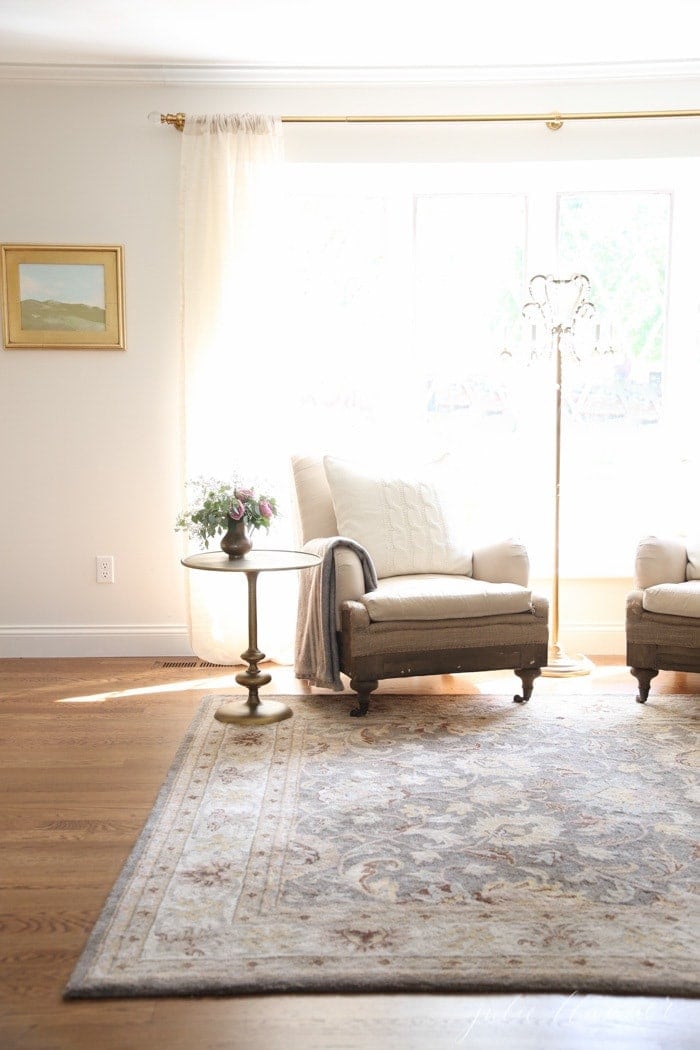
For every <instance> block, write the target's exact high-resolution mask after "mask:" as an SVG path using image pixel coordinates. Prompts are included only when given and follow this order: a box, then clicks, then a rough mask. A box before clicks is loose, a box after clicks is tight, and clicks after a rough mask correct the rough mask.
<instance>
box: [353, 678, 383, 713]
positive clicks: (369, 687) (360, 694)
mask: <svg viewBox="0 0 700 1050" xmlns="http://www.w3.org/2000/svg"><path fill="white" fill-rule="evenodd" d="M378 685H379V682H378V681H377V680H376V678H375V679H373V680H371V681H369V682H358V681H356V680H355V679H354V678H351V679H350V688H351V689H354V690H355V692H356V693H357V700H358V705H357V707H353V708H352V710H351V711H350V714H351V715H353V717H355V718H362V717H363V716H364V715H366V714H367V709H368V708H369V698H370V694H371V693H373V692H374V690H375V689H376V688H377V686H378Z"/></svg>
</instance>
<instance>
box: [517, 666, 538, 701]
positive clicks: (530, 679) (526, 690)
mask: <svg viewBox="0 0 700 1050" xmlns="http://www.w3.org/2000/svg"><path fill="white" fill-rule="evenodd" d="M515 673H516V674H517V676H518V678H519V679H520V681H521V682H522V683H523V695H522V696H514V697H513V700H514V702H515V703H516V704H526V703H527V702H528V700H529V699H530V697H531V696H532V687H533V685H534V684H535V679H536V678H539V677H540V675H541V674H542V670H541V669H540V668H539V667H520V668H518V669H516V672H515Z"/></svg>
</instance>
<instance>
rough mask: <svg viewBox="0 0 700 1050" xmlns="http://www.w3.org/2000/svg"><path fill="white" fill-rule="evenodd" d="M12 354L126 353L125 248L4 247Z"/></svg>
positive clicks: (7, 337)
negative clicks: (25, 351)
mask: <svg viewBox="0 0 700 1050" xmlns="http://www.w3.org/2000/svg"><path fill="white" fill-rule="evenodd" d="M0 251H1V255H0V262H1V264H2V298H3V311H2V313H3V334H4V338H5V349H6V350H32V349H34V350H37V349H38V350H123V349H124V291H123V258H122V249H121V246H119V245H111V246H108V245H99V246H94V247H90V246H85V245H63V244H54V245H37V244H3V245H2V247H1V249H0Z"/></svg>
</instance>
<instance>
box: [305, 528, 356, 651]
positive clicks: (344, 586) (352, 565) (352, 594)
mask: <svg viewBox="0 0 700 1050" xmlns="http://www.w3.org/2000/svg"><path fill="white" fill-rule="evenodd" d="M345 542H347V541H345ZM326 547H328V548H332V552H333V570H334V574H335V624H336V630H338V631H339V630H340V622H341V617H340V609H341V606H342V604H343V602H346V601H358V599H360V598H361V597H362V595H363V594H365V593H366V592H367V585H366V583H365V571H364V568H363V565H362V560H361V558H360V556H359V554H358V553H357V551H355V550H353V548H352V547H350V546H346V545H344V541H343V540H342V538H341V537H339V536H330V537H327V538H326V539H322V540H319V539H313V540H308V541H307V542H306V543H305V544H304V550H309V551H311V553H313V554H319V553H320V552H321V550H323V549H324V548H326Z"/></svg>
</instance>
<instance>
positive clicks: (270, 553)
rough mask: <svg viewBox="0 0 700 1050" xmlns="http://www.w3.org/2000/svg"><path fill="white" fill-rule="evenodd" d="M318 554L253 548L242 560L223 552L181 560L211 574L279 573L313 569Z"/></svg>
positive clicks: (195, 555) (204, 553)
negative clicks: (290, 570)
mask: <svg viewBox="0 0 700 1050" xmlns="http://www.w3.org/2000/svg"><path fill="white" fill-rule="evenodd" d="M320 562H321V559H320V558H319V556H318V554H307V553H306V551H274V550H268V549H267V548H266V547H260V548H257V549H256V548H255V547H254V548H253V550H251V551H249V552H248V553H247V554H244V555H243V557H242V558H229V556H228V554H225V553H224V551H203V552H202V553H201V554H189V555H188V556H187V557H186V558H182V564H183V565H186V566H187V568H188V569H210V570H212V571H213V572H280V571H284V570H287V569H313V567H314V566H315V565H319V564H320Z"/></svg>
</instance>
